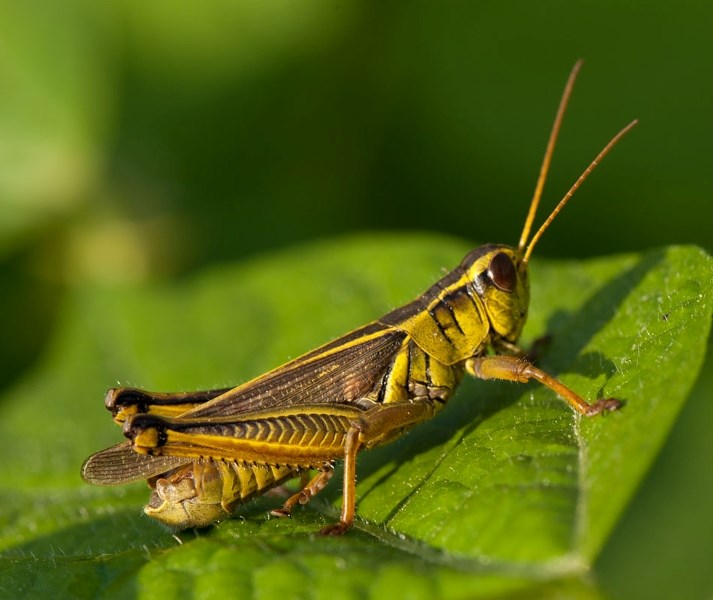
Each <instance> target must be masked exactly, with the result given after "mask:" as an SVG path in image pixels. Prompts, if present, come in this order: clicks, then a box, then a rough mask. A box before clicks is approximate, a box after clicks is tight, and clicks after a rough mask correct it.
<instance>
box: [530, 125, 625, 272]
mask: <svg viewBox="0 0 713 600" xmlns="http://www.w3.org/2000/svg"><path fill="white" fill-rule="evenodd" d="M638 122H639V121H638V119H634V120H633V121H632V122H631V123H629V124H628V125H627V126H626V127H624V129H622V130H621V131H620V132H619V133H617V134H616V135H615V136H614V137H613V138H612V139H611V141H610V142H609V143H608V144H607V145H606V146H604V149H603V150H602V151H601V152H600V153H599V154H597V157H596V158H595V159H594V160H593V161H592V162H591V163H590V164H589V166H588V167H587V168H586V169H585V170H584V173H582V174H581V175H580V176H579V179H577V181H575V182H574V185H573V186H572V187H571V188H569V191H568V192H567V193H566V194H565V195H564V198H562V200H560V201H559V204H558V205H557V206H555V209H554V210H553V211H552V212H551V213H550V216H549V217H547V219H545V222H544V223H543V224H542V225H541V226H540V228H539V229H538V230H537V233H536V234H535V235H533V236H532V239H531V240H530V243H529V244H528V245H527V250H525V255H524V256H523V258H522V263H523V264H527V261H528V259H529V258H530V254H532V249H533V248H534V247H535V244H536V243H537V241H538V240H539V239H540V238H541V237H542V234H543V233H545V230H546V229H547V228H548V227H549V226H550V223H552V221H553V220H554V218H555V217H556V216H557V215H558V214H559V212H560V211H561V210H562V209H563V208H564V207H565V205H566V204H567V202H569V199H570V198H571V197H572V195H573V194H574V192H576V191H577V189H578V188H579V186H581V185H582V183H584V180H585V179H587V177H589V174H590V173H591V172H592V171H593V170H594V169H595V167H596V166H597V165H598V164H599V163H600V162H601V160H602V159H603V158H604V157H605V156H606V155H607V154H609V151H610V150H611V149H612V148H613V147H614V146H616V144H617V143H618V142H619V140H620V139H621V138H623V137H624V136H625V135H626V134H627V133H629V131H630V130H631V129H632V127H634V126H635V125H636V124H637V123H638ZM528 218H529V215H528Z"/></svg>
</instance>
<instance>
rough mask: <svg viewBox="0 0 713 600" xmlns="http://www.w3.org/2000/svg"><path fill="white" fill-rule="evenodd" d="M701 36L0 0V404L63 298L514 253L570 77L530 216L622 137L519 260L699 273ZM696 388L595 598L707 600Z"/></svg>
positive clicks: (674, 27)
mask: <svg viewBox="0 0 713 600" xmlns="http://www.w3.org/2000/svg"><path fill="white" fill-rule="evenodd" d="M712 26H713V5H710V4H708V3H704V2H701V1H693V0H687V1H682V2H678V3H676V4H675V5H674V4H672V3H670V2H660V1H656V2H618V1H601V0H599V1H597V2H588V1H585V2H577V3H572V2H564V1H555V0H545V1H540V2H532V3H529V2H512V1H506V2H494V1H486V2H465V1H452V2H384V3H360V2H356V1H349V0H334V1H314V2H304V1H303V2H297V1H276V0H262V1H260V2H239V1H237V0H231V1H228V0H210V1H206V2H203V3H200V5H199V4H198V3H190V2H175V1H174V2H166V1H159V0H157V1H154V2H136V1H125V2H91V1H89V0H68V1H65V2H62V3H58V2H51V1H49V0H28V1H26V2H17V1H12V0H0V311H1V312H2V315H3V335H2V338H1V342H0V386H2V388H4V389H7V388H9V387H10V386H12V385H13V383H14V382H16V381H18V380H19V379H20V378H21V377H22V376H23V373H26V372H28V371H29V370H30V369H31V367H32V365H33V364H34V363H35V361H36V360H37V358H38V357H39V356H41V355H42V351H43V348H44V347H45V345H46V344H47V343H48V341H49V340H50V339H51V336H52V332H53V325H54V324H55V323H56V322H57V318H58V315H59V314H60V313H61V310H62V299H63V296H64V294H66V293H67V291H68V290H71V289H72V287H74V286H87V285H100V286H112V285H122V286H124V285H142V284H145V283H147V282H152V281H156V280H159V279H162V280H166V279H174V278H181V277H185V276H187V275H188V274H190V273H192V272H195V271H196V270H199V269H201V268H202V267H204V266H206V265H210V264H215V263H216V262H225V261H234V260H239V259H241V258H243V257H245V256H247V255H254V254H258V253H261V252H265V251H270V250H272V249H275V248H278V247H284V246H289V245H292V244H297V243H299V242H302V241H306V240H311V239H315V238H323V237H329V236H337V235H339V234H341V233H343V232H347V231H351V230H395V229H398V230H414V229H419V230H429V231H438V232H444V233H448V234H452V235H455V236H459V237H463V238H466V239H468V240H472V241H473V243H476V242H488V241H493V242H508V243H514V242H516V241H517V237H518V236H519V233H520V228H521V226H522V222H523V219H524V215H525V212H526V209H527V204H528V202H529V199H530V196H531V193H532V189H533V187H534V182H535V178H536V175H537V172H538V169H539V164H540V160H541V156H542V153H543V150H544V146H545V142H546V139H547V135H548V132H549V128H550V125H551V121H552V118H553V116H554V112H555V109H556V105H557V102H558V100H559V96H560V94H561V90H562V87H563V85H564V82H565V79H566V77H567V73H568V71H569V69H570V68H571V66H572V65H573V64H574V62H575V60H576V59H577V58H580V57H584V58H585V59H586V61H587V62H586V63H585V66H584V69H583V71H582V74H581V76H580V80H579V82H578V84H577V88H576V90H575V95H574V98H573V101H572V103H571V106H570V111H569V114H568V117H567V119H566V122H565V125H564V129H563V132H562V135H561V138H560V143H559V146H558V149H557V151H556V153H555V157H554V161H553V167H552V173H551V175H550V179H549V182H548V186H547V188H546V190H545V198H546V199H545V205H546V206H548V207H549V206H552V205H553V204H554V202H555V201H556V200H557V199H559V197H560V196H561V195H562V194H563V193H564V192H565V191H566V189H567V188H568V186H569V185H570V184H571V183H572V182H573V181H574V180H575V179H576V177H577V176H578V175H579V174H580V172H581V171H582V169H583V168H584V167H585V166H586V165H587V163H588V162H589V161H590V160H591V159H592V158H593V157H594V155H595V154H596V153H597V152H598V151H599V150H600V149H601V147H602V146H603V145H604V144H605V143H606V142H607V141H608V139H609V138H610V137H611V136H612V135H613V134H614V133H615V132H616V131H617V130H618V129H619V128H621V127H622V126H623V125H625V124H626V123H627V122H629V121H630V120H631V119H632V118H634V117H638V118H639V119H640V121H641V124H640V126H639V127H638V128H637V129H636V130H635V131H634V132H633V133H632V134H631V135H630V136H629V137H628V138H627V139H626V140H625V141H624V142H623V143H622V144H621V145H620V146H619V147H617V149H616V151H615V152H614V153H613V154H612V155H611V156H610V157H609V158H607V159H606V161H605V164H604V166H603V167H602V168H600V170H599V171H598V172H597V173H596V174H595V175H594V176H593V177H592V178H591V180H590V181H588V182H587V184H586V185H585V186H584V187H583V188H582V190H581V191H580V192H578V195H577V198H576V200H575V201H574V203H573V204H572V206H570V207H569V208H568V209H567V211H565V213H563V215H562V216H561V217H560V218H559V219H558V221H557V222H556V224H555V225H554V226H553V227H552V228H551V229H550V231H549V232H548V234H547V235H546V236H545V237H544V239H543V240H542V242H541V244H540V245H539V246H538V251H537V253H538V254H539V255H549V256H567V257H579V256H590V255H604V254H612V253H619V252H628V251H638V250H644V249H647V248H651V247H656V246H662V245H666V244H673V243H695V244H698V245H701V246H703V247H704V248H706V249H707V250H708V251H709V252H710V251H711V250H712V249H713V237H712V236H711V225H712V224H713V202H712V201H711V198H713V178H712V177H711V174H710V173H711V171H710V168H709V164H708V163H709V161H710V143H711V142H710V141H711V140H712V139H713V122H712V121H713V120H712V119H711V106H713V78H712V76H711V74H712V73H713V43H712V42H711V34H710V32H711V28H712ZM543 212H544V209H543ZM101 327H102V324H101V323H97V328H101ZM712 366H713V365H712V364H711V361H710V359H709V360H708V362H707V365H706V367H705V368H704V375H703V377H702V378H701V381H700V382H699V385H698V387H697V388H696V390H695V392H694V394H693V395H692V397H691V400H690V401H689V403H688V405H687V407H686V409H685V410H684V413H683V414H682V416H681V419H680V420H679V422H678V424H677V425H676V427H675V429H674V431H673V432H672V436H671V437H670V439H669V441H668V443H667V445H666V446H665V448H664V450H663V452H662V455H661V457H660V459H659V461H658V463H657V464H656V465H655V467H654V469H653V471H652V472H651V474H650V476H649V478H648V479H647V481H646V482H645V484H644V486H643V488H642V490H641V492H640V494H639V495H638V496H637V498H636V500H635V501H634V503H633V504H632V505H631V507H630V510H629V512H628V514H627V516H626V518H625V520H624V521H623V522H622V523H621V525H620V527H619V528H618V529H617V531H616V533H615V535H614V537H613V538H612V540H611V542H610V544H609V546H608V547H607V549H606V550H605V552H604V554H603V556H602V558H601V560H600V562H599V564H598V565H597V573H596V577H597V579H598V580H599V581H600V583H601V586H602V588H603V589H604V590H605V591H606V592H608V593H609V594H611V596H612V597H613V598H637V597H640V598H655V597H672V596H671V595H670V594H672V593H674V592H675V593H674V595H675V596H677V597H689V598H696V597H699V598H704V597H708V598H710V597H711V595H713V572H712V571H711V569H710V562H711V558H712V557H713V515H712V514H711V510H710V507H711V506H713V482H712V481H711V477H710V458H711V456H712V455H713V441H712V440H711V436H710V435H709V433H708V427H709V426H710V424H711V423H713V409H712V408H711V403H710V398H711V395H713V377H712V376H711V372H712V371H713V369H712V368H711V367H712ZM117 376H120V374H117ZM672 376H674V374H672ZM111 383H112V382H107V385H109V384H111ZM682 592H685V593H682Z"/></svg>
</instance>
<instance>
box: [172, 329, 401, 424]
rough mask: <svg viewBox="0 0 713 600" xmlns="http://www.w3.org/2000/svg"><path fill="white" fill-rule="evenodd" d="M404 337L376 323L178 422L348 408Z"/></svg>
mask: <svg viewBox="0 0 713 600" xmlns="http://www.w3.org/2000/svg"><path fill="white" fill-rule="evenodd" d="M405 337H406V334H405V333H403V332H401V331H399V330H397V329H394V328H392V327H388V326H385V325H382V324H380V323H371V324H369V325H365V326H364V327H361V328H359V329H356V330H355V331H352V332H351V333H349V334H347V335H345V336H343V337H341V338H339V339H337V340H334V341H333V342H330V343H328V344H325V345H324V346H321V347H319V348H317V349H316V350H313V351H311V352H309V353H307V354H304V355H303V356H301V357H299V358H296V359H295V360H293V361H290V362H289V363H287V364H285V365H283V366H281V367H278V368H276V369H274V370H272V371H269V372H268V373H266V374H264V375H261V376H259V377H257V378H255V379H253V380H251V381H248V382H246V383H244V384H242V385H240V386H238V387H236V388H233V389H232V390H230V391H229V392H226V393H225V394H223V395H222V396H218V397H217V398H215V399H213V400H211V401H210V402H207V403H205V404H203V405H201V406H199V407H197V408H195V409H193V410H190V411H188V412H186V413H184V414H183V415H181V417H179V418H186V419H193V418H196V417H220V416H230V415H239V414H241V413H244V412H251V411H256V410H265V409H274V408H283V407H288V406H293V405H300V404H310V405H314V404H351V403H353V402H355V401H357V400H359V399H360V398H364V397H365V396H366V395H367V394H368V393H369V392H370V391H371V390H373V389H374V388H375V386H376V384H377V383H378V382H379V380H380V379H381V378H382V377H383V376H384V373H385V372H386V371H387V369H388V368H389V366H390V364H391V359H392V357H393V356H394V354H395V353H396V351H397V350H398V349H399V347H400V346H401V344H402V343H403V341H404V339H405Z"/></svg>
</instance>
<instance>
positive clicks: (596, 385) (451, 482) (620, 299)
mask: <svg viewBox="0 0 713 600" xmlns="http://www.w3.org/2000/svg"><path fill="white" fill-rule="evenodd" d="M467 250H468V248H467V247H466V246H465V245H463V244H462V243H460V242H456V241H453V240H449V239H446V238H441V237H434V236H414V235H409V236H406V235H403V236H398V235H391V236H388V237H387V236H361V237H349V238H343V239H337V240H335V241H329V242H320V243H314V244H311V245H307V246H303V247H299V248H294V249H291V250H289V251H285V252H280V253H275V254H272V255H267V256H263V257H261V258H258V259H254V260H251V261H248V262H245V263H242V264H238V265H225V266H221V267H217V268H214V269H211V270H210V271H206V272H204V273H203V274H201V275H200V276H197V277H195V278H193V279H190V280H187V281H184V282H182V283H179V284H170V285H161V286H152V287H144V288H138V289H137V288H126V289H123V288H97V287H91V288H85V289H81V290H78V291H77V292H76V293H74V294H73V295H72V296H71V297H70V298H69V299H68V300H67V302H66V305H65V307H64V313H63V319H62V322H61V325H60V326H59V327H58V328H57V331H56V334H55V336H54V341H53V344H52V345H51V348H49V350H48V352H47V354H46V355H45V357H44V359H43V360H42V361H41V362H40V363H39V364H38V365H37V366H36V369H35V370H34V372H32V373H29V374H28V376H27V377H26V378H25V379H24V380H23V381H21V382H20V383H19V384H18V385H17V386H16V387H15V388H14V389H13V390H11V391H10V392H9V394H8V395H7V396H6V397H5V398H3V399H2V400H1V401H0V402H1V403H0V452H1V453H2V456H4V457H6V460H5V461H4V478H3V481H2V485H1V486H0V523H1V524H2V527H1V528H0V531H2V533H1V534H0V596H2V597H6V596H12V597H35V596H39V595H47V594H50V593H51V594H52V597H54V598H64V597H127V598H134V597H138V598H143V597H146V598H150V597H155V596H157V595H159V594H160V595H161V596H162V597H165V598H172V597H184V596H195V597H198V598H212V597H218V596H220V597H223V594H224V591H225V590H226V589H229V590H231V594H232V595H235V596H238V595H239V596H240V597H245V598H258V597H262V598H272V597H278V596H279V597H286V596H287V597H305V598H323V597H324V598H327V597H329V598H332V597H340V598H341V597H344V598H352V597H354V598H357V597H358V598H362V597H365V596H369V597H387V596H393V595H395V594H398V595H399V597H414V598H421V597H423V598H433V597H440V598H475V597H487V596H490V595H494V594H502V593H506V592H507V593H514V592H516V591H522V592H523V593H537V594H539V595H541V596H544V597H547V596H549V595H552V596H554V595H557V594H565V595H567V596H570V597H583V598H587V597H598V592H597V590H596V589H595V588H594V587H592V584H591V583H590V581H589V578H588V577H587V575H586V574H587V571H588V569H589V568H590V567H591V565H592V564H593V561H594V559H595V558H596V556H597V554H598V552H599V551H600V550H601V548H602V545H603V544H604V542H605V541H606V539H607V537H608V535H609V533H610V532H611V530H612V529H613V527H614V526H615V524H616V521H617V519H618V518H619V516H620V515H621V513H622V511H623V510H624V508H625V506H626V505H627V503H628V501H629V499H630V498H631V496H632V495H633V493H634V491H635V490H636V487H637V485H638V484H639V482H640V481H641V478H642V477H643V475H644V474H645V472H646V469H647V468H648V466H649V465H650V464H651V462H652V460H653V458H654V457H655V455H656V452H657V450H658V449H659V447H660V446H661V444H662V442H663V440H664V439H665V436H666V434H667V432H668V430H669V429H670V427H671V425H672V423H673V421H674V419H675V416H676V414H677V413H678V411H679V410H680V408H681V406H682V404H683V402H684V400H685V399H686V397H687V395H688V392H689V390H690V388H691V386H692V384H693V382H694V381H695V378H696V375H697V373H698V371H699V369H700V366H701V364H702V361H703V357H704V353H705V347H706V340H707V336H708V332H709V329H710V322H711V310H712V308H711V307H712V304H713V299H712V298H711V288H712V286H711V282H712V281H713V275H712V273H713V267H712V266H711V259H710V258H709V257H708V256H706V255H705V254H704V253H703V252H702V251H700V250H698V249H696V248H693V247H671V248H666V249H661V250H655V251H652V252H649V253H646V254H642V255H627V256H620V257H610V258H602V259H595V260H590V261H586V262H583V261H577V262H562V261H545V260H541V261H536V262H535V263H534V264H533V265H532V273H531V278H532V282H533V284H532V286H533V298H532V303H531V314H530V321H529V324H528V327H527V328H526V332H525V338H524V343H525V345H527V344H528V343H529V342H531V341H532V340H533V339H535V338H536V337H538V336H541V335H543V334H545V333H546V334H548V335H550V336H551V337H552V341H551V343H550V345H549V348H548V349H547V351H546V352H545V353H544V355H543V357H542V361H541V365H542V367H543V368H544V369H545V370H547V371H548V372H550V373H552V374H555V375H557V376H559V377H561V379H562V380H563V381H564V382H565V383H566V384H568V385H570V386H571V387H572V388H574V389H575V390H577V391H578V392H580V393H581V394H582V395H583V396H584V397H585V398H589V399H592V398H596V397H603V396H615V397H618V398H621V399H623V400H624V401H625V402H626V404H625V406H624V408H623V409H622V410H620V411H618V412H616V413H611V414H607V415H604V416H601V417H597V418H593V419H583V418H580V417H578V416H576V415H574V414H573V413H572V411H571V410H570V409H569V408H568V407H567V406H566V405H565V404H564V403H563V402H561V401H560V400H558V399H557V398H556V397H555V396H554V395H553V394H552V393H551V392H549V391H548V390H546V389H543V388H542V387H540V386H537V385H529V384H528V385H516V384H505V383H502V384H500V383H493V382H478V381H466V382H464V384H463V385H462V387H461V389H459V392H458V394H457V395H456V397H455V398H454V399H453V400H452V401H451V402H450V404H449V406H448V407H447V408H446V410H444V411H443V412H442V413H441V414H440V415H439V416H438V417H437V418H436V419H433V420H432V421H430V422H427V423H424V424H422V425H420V426H418V427H417V428H415V429H414V430H413V431H412V432H410V433H409V434H408V435H407V436H406V437H404V438H402V439H401V440H399V441H398V442H396V443H394V444H390V445H387V446H383V447H379V448H376V449H374V450H372V451H369V452H365V453H363V454H362V455H360V458H359V461H358V467H357V468H358V474H359V482H358V486H357V496H358V505H357V512H358V519H357V523H356V527H355V529H354V530H353V531H352V532H350V533H349V534H347V535H345V536H343V537H340V538H337V539H325V538H320V537H317V536H315V535H314V533H315V532H316V531H317V530H318V529H319V528H320V526H321V525H323V524H324V523H325V522H328V521H331V520H334V519H335V518H336V516H337V515H338V510H339V506H340V502H341V498H340V485H339V482H338V481H336V479H337V478H335V481H333V482H332V483H330V485H329V486H328V488H327V489H326V490H324V492H323V493H322V494H321V495H320V496H319V497H318V498H316V499H315V500H314V501H313V502H312V503H311V504H310V505H309V506H308V507H306V508H305V509H301V510H296V511H295V514H294V515H293V518H292V519H289V520H280V519H274V518H272V519H271V518H269V517H268V516H267V515H268V511H269V509H270V508H271V507H273V506H275V505H279V504H280V500H279V498H269V497H265V498H260V499H258V500H257V501H255V502H252V503H250V504H248V505H246V506H244V507H241V508H240V509H239V510H238V512H237V515H236V518H234V519H231V520H228V521H225V522H222V523H220V524H219V525H217V526H215V527H212V528H209V529H207V530H203V531H200V532H197V533H196V532H183V533H181V534H179V536H178V538H180V540H181V541H182V543H181V544H179V542H178V541H177V539H176V538H174V537H173V536H172V535H171V533H170V532H168V531H167V530H166V529H164V528H163V527H162V526H160V525H159V524H157V523H154V522H152V521H151V520H150V519H148V518H146V517H144V516H142V515H141V507H142V505H143V504H144V503H145V502H146V501H147V499H148V491H147V489H146V487H145V485H143V484H135V485H130V486H124V487H118V488H100V487H92V486H89V485H87V484H85V483H83V482H82V481H81V479H80V477H79V466H80V465H81V463H82V460H83V459H84V458H86V456H88V455H89V454H90V453H92V452H94V451H96V450H98V449H100V448H102V447H105V446H108V445H110V444H113V443H115V442H117V441H120V439H121V434H120V431H119V430H118V429H117V428H116V427H115V426H113V425H112V423H111V419H110V417H109V415H108V413H107V412H106V411H105V410H104V408H103V405H102V398H103V393H104V390H105V388H107V387H110V386H112V385H115V384H117V383H119V384H121V385H136V386H141V387H144V388H148V389H155V390H181V389H199V388H213V387H222V386H225V385H231V384H237V383H240V382H241V381H244V380H246V379H247V378H249V377H252V376H254V375H257V374H259V373H260V372H263V371H265V370H267V369H268V368H271V367H274V366H276V365H277V364H279V363H281V362H284V361H285V360H287V359H288V358H291V357H294V356H297V355H298V354H300V353H302V352H304V351H307V350H309V349H311V348H312V347H314V346H316V345H318V344H320V343H322V342H325V341H327V340H328V339H330V338H333V337H336V336H337V335H340V334H342V333H344V332H345V331H347V330H349V329H351V328H354V327H356V326H358V325H360V324H363V323H364V322H367V321H369V320H373V319H374V318H377V317H378V316H379V315H380V314H383V313H384V312H386V311H387V310H389V309H391V308H393V307H395V306H398V305H399V304H402V303H404V302H406V301H408V300H410V299H411V298H412V297H414V296H416V295H417V294H418V293H419V292H420V291H422V290H424V289H425V288H426V287H427V286H428V285H429V284H431V283H432V282H433V281H434V280H436V279H437V278H438V277H439V276H440V275H441V274H442V269H450V268H452V267H453V266H454V265H455V264H457V262H458V261H459V260H460V258H461V256H462V255H463V254H464V253H465V252H466V251H467ZM117 379H118V381H117Z"/></svg>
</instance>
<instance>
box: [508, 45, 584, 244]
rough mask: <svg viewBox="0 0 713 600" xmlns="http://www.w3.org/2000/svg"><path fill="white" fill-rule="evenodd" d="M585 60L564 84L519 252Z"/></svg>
mask: <svg viewBox="0 0 713 600" xmlns="http://www.w3.org/2000/svg"><path fill="white" fill-rule="evenodd" d="M583 62H584V60H582V59H581V58H580V59H579V60H578V61H577V62H576V63H575V64H574V67H572V70H571V71H570V73H569V77H568V78H567V84H566V85H565V86H564V91H563V92H562V98H561V100H560V104H559V107H558V108H557V115H555V122H554V123H553V124H552V131H550V139H549V140H548V141H547V149H546V150H545V157H544V158H543V159H542V166H541V167H540V175H539V177H538V178H537V184H536V185H535V193H534V194H533V196H532V201H531V202H530V211H529V212H528V213H527V218H526V219H525V226H524V227H523V228H522V234H521V235H520V242H519V243H518V245H517V249H518V252H519V253H522V250H523V248H525V245H526V244H527V238H528V236H529V235H530V230H531V229H532V223H533V221H534V220H535V213H537V207H538V205H539V204H540V198H541V197H542V190H543V189H544V188H545V181H546V180H547V172H548V171H549V169H550V163H551V162H552V153H553V152H554V150H555V144H556V143H557V136H558V135H559V132H560V127H561V126H562V119H563V118H564V113H565V110H567V104H569V98H570V96H571V95H572V89H573V88H574V82H575V80H576V79H577V74H578V73H579V70H580V69H581V68H582V63H583Z"/></svg>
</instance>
